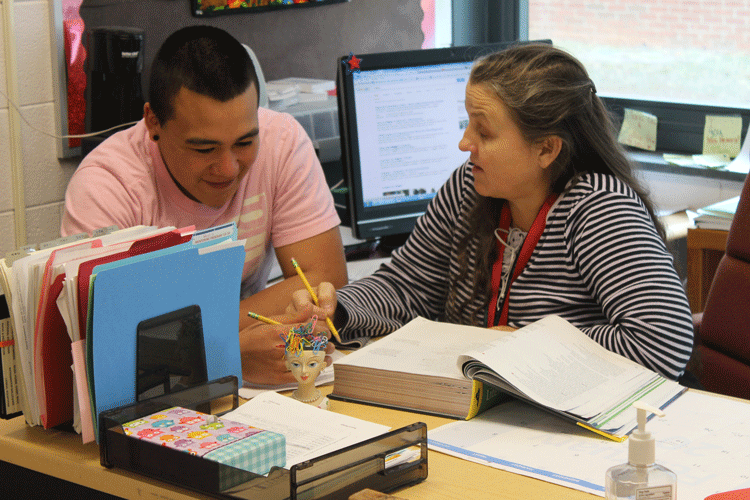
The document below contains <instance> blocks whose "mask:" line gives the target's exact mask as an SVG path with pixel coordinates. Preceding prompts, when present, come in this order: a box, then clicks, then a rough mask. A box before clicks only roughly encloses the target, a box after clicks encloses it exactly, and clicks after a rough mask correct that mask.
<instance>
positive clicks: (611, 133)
mask: <svg viewBox="0 0 750 500" xmlns="http://www.w3.org/2000/svg"><path fill="white" fill-rule="evenodd" d="M469 83H470V84H472V85H481V86H483V87H484V88H486V89H488V90H489V91H490V92H492V93H493V94H494V95H495V96H496V97H497V99H498V100H499V101H500V102H501V103H502V104H504V105H505V106H506V107H507V108H508V109H509V110H510V114H511V117H512V118H513V120H514V122H515V124H516V126H518V128H519V129H520V131H521V134H522V135H523V136H524V138H525V139H526V141H528V142H529V143H530V144H535V143H536V142H537V141H541V140H543V139H545V138H547V137H550V136H558V137H560V139H562V149H561V150H560V153H559V154H558V156H557V158H556V159H555V161H554V162H553V163H552V165H550V166H549V167H548V169H549V170H548V171H549V174H550V177H551V179H552V191H554V192H557V193H562V192H563V190H564V189H565V187H566V185H568V183H569V181H570V180H571V179H576V178H577V177H579V176H581V175H582V174H583V173H586V172H601V173H605V174H611V175H614V176H616V177H617V178H619V179H620V180H622V181H623V182H624V183H626V184H627V185H629V186H630V187H631V188H632V189H633V190H634V191H635V192H636V193H637V194H638V196H640V198H641V200H642V201H643V203H644V204H645V206H646V208H647V209H648V212H649V214H650V215H651V219H652V220H653V222H654V224H655V226H656V228H657V231H658V232H659V234H660V235H661V236H662V238H664V230H663V228H662V226H661V224H660V223H659V220H658V219H657V217H656V216H655V214H654V209H653V205H652V203H651V201H650V199H649V196H648V194H647V192H646V190H645V189H644V188H643V187H642V186H641V185H640V184H639V183H638V181H637V180H636V179H635V177H634V175H633V166H632V163H631V162H630V160H629V159H628V157H627V155H626V153H625V151H624V149H623V148H622V146H620V144H619V143H618V142H617V139H616V137H617V131H616V129H615V125H614V122H613V120H612V117H611V116H610V114H609V112H608V111H607V109H606V108H605V107H604V104H603V103H602V101H601V100H600V99H599V97H598V96H597V95H596V87H595V86H594V83H593V82H592V81H591V79H590V78H589V76H588V73H587V72H586V69H585V68H584V67H583V65H582V64H581V63H580V62H579V61H578V60H577V59H576V58H574V57H573V56H571V55H570V54H568V53H567V52H565V51H563V50H560V49H557V48H555V47H553V46H551V45H548V44H525V45H517V46H515V47H511V48H509V49H506V50H503V51H501V52H497V53H494V54H491V55H489V56H486V57H484V58H482V59H480V60H479V61H477V62H476V63H475V65H474V67H473V68H472V71H471V76H470V77H469ZM572 184H574V183H571V185H572ZM503 203H504V200H501V199H496V198H488V197H484V196H481V195H478V194H477V200H476V204H475V206H474V208H473V210H472V212H471V213H470V216H469V218H468V223H467V225H468V231H467V232H466V236H465V237H464V238H463V239H462V240H461V241H460V242H459V244H458V264H459V266H458V267H459V271H458V273H457V274H453V275H451V277H450V279H451V287H450V291H449V294H448V301H447V305H446V321H450V322H455V323H470V324H478V323H479V321H478V320H479V318H481V317H483V316H482V314H481V313H482V307H484V308H485V309H486V307H487V304H488V303H489V297H490V287H491V271H492V265H493V263H494V262H495V260H496V259H497V256H498V254H497V244H496V243H495V235H494V231H495V229H496V228H497V227H498V223H499V219H500V210H501V207H502V205H503ZM471 256H473V257H474V263H475V265H474V266H472V267H471V268H470V267H469V262H470V261H471V259H470V257H471ZM467 279H468V280H470V281H471V283H472V295H471V296H470V297H467V298H465V299H463V300H460V299H459V297H458V296H457V294H456V286H455V285H456V283H458V282H462V281H464V280H467ZM479 298H481V299H482V300H483V304H484V305H483V306H476V305H475V306H474V307H473V308H472V307H470V305H471V304H476V303H477V299H479Z"/></svg>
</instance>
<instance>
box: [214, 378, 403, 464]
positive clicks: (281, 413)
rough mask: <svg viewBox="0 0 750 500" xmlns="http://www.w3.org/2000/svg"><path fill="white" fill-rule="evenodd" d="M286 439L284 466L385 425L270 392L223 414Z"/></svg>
mask: <svg viewBox="0 0 750 500" xmlns="http://www.w3.org/2000/svg"><path fill="white" fill-rule="evenodd" d="M222 418H224V419H226V420H233V421H235V422H240V423H243V424H247V425H252V426H255V427H258V428H260V429H265V430H269V431H273V432H278V433H279V434H283V435H284V437H285V438H286V467H287V468H289V467H291V466H292V465H295V464H298V463H300V462H304V461H305V460H310V459H312V458H315V457H319V456H321V455H324V454H326V453H329V452H332V451H336V450H340V449H342V448H345V447H347V446H349V445H352V444H355V443H359V442H361V441H365V440H367V439H370V438H372V437H375V436H379V435H380V434H383V433H385V432H388V431H389V430H390V428H389V427H388V426H387V425H381V424H374V423H372V422H367V421H365V420H360V419H358V418H354V417H350V416H348V415H341V414H338V413H334V412H331V411H326V410H321V409H320V408H316V407H315V406H311V405H307V404H305V403H301V402H299V401H297V400H295V399H292V398H290V397H287V396H282V395H281V394H277V393H275V392H273V391H268V392H264V393H262V394H259V395H258V396H256V397H255V398H253V399H251V400H250V401H248V402H247V403H245V404H243V405H242V406H240V407H239V408H237V409H236V410H234V411H231V412H229V413H227V414H225V415H223V417H222Z"/></svg>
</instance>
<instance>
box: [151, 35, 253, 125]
mask: <svg viewBox="0 0 750 500" xmlns="http://www.w3.org/2000/svg"><path fill="white" fill-rule="evenodd" d="M252 83H254V84H255V89H256V91H258V76H257V75H256V73H255V68H254V67H253V63H252V61H251V60H250V56H249V55H248V53H247V50H246V49H245V47H244V46H243V45H242V44H241V43H240V42H238V41H237V40H236V39H235V38H234V37H233V36H232V35H230V34H229V33H227V32H226V31H224V30H221V29H219V28H215V27H213V26H203V25H199V26H189V27H187V28H182V29H180V30H177V31H175V32H174V33H172V34H171V35H169V37H168V38H167V39H166V40H165V41H164V43H163V44H162V46H161V48H160V49H159V52H158V53H157V54H156V58H155V59H154V62H153V63H152V64H151V81H150V84H149V103H150V105H151V109H152V111H153V112H154V114H155V115H156V118H158V119H159V122H160V123H162V124H163V123H165V122H166V121H168V120H170V119H171V118H173V117H174V98H175V96H176V95H177V93H178V92H179V91H180V89H181V88H182V87H185V88H187V89H188V90H190V91H192V92H196V93H198V94H201V95H205V96H208V97H211V98H213V99H216V100H218V101H221V102H226V101H229V100H230V99H234V98H235V97H237V96H239V95H241V94H243V93H244V92H245V91H246V90H247V88H248V87H249V86H250V84H252Z"/></svg>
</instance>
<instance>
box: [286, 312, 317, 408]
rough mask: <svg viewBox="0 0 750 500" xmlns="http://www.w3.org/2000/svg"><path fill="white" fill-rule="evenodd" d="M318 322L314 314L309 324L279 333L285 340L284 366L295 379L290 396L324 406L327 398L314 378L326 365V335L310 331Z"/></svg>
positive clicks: (310, 403)
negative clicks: (295, 383)
mask: <svg viewBox="0 0 750 500" xmlns="http://www.w3.org/2000/svg"><path fill="white" fill-rule="evenodd" d="M317 321H318V317H317V316H313V318H312V319H311V320H310V322H309V323H305V324H302V325H299V326H297V327H296V328H292V329H290V330H289V332H287V333H286V335H283V334H282V335H280V336H281V338H282V340H284V359H285V360H286V367H287V369H289V370H290V371H291V372H292V375H293V376H294V378H295V380H296V381H297V389H296V390H295V391H294V392H293V393H292V397H293V398H294V399H296V400H297V401H301V402H303V403H307V404H309V405H313V406H317V407H319V408H323V409H327V408H328V398H326V397H325V396H323V395H322V394H321V392H320V389H318V388H317V387H315V379H317V378H318V375H319V374H320V372H321V371H323V369H324V368H325V367H326V360H325V357H326V346H327V345H328V337H326V336H325V335H316V334H314V333H313V331H314V330H315V324H316V323H317Z"/></svg>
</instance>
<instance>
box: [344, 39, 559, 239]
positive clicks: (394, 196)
mask: <svg viewBox="0 0 750 500" xmlns="http://www.w3.org/2000/svg"><path fill="white" fill-rule="evenodd" d="M545 42H546V43H549V41H545ZM518 43H529V42H504V43H494V44H487V45H476V46H470V47H452V48H445V49H424V50H413V51H400V52H387V53H377V54H357V55H354V54H350V55H348V56H343V57H340V58H339V60H338V63H337V87H338V94H337V95H338V97H337V99H338V112H339V122H340V123H339V127H340V136H341V160H342V163H343V167H344V172H345V176H346V180H347V184H348V187H349V215H350V218H351V227H352V231H353V233H354V236H356V237H357V238H360V239H372V238H384V239H385V238H387V237H394V239H395V240H396V241H399V240H403V239H405V235H408V234H409V233H410V232H411V230H412V229H413V227H414V224H415V222H416V220H417V218H418V217H419V216H420V215H422V214H423V213H424V212H425V210H426V208H427V204H428V203H429V201H430V200H431V199H432V198H433V197H434V196H435V194H436V193H437V191H438V190H439V189H440V187H441V186H442V185H443V184H444V183H445V181H446V180H447V179H448V177H449V176H450V174H451V172H453V171H454V170H455V169H456V168H458V167H459V166H460V165H461V164H463V163H464V162H465V161H466V160H467V158H468V153H465V152H463V151H460V150H459V149H458V142H459V140H460V139H461V137H462V135H463V129H464V128H465V127H466V125H467V124H468V115H467V114H466V109H465V108H464V95H465V94H464V91H465V89H466V82H467V81H468V78H469V72H470V70H471V66H472V64H473V61H475V60H476V59H477V58H478V57H480V56H483V55H486V54H489V53H492V52H497V51H499V50H503V49H505V48H507V47H509V46H511V45H514V44H518Z"/></svg>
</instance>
